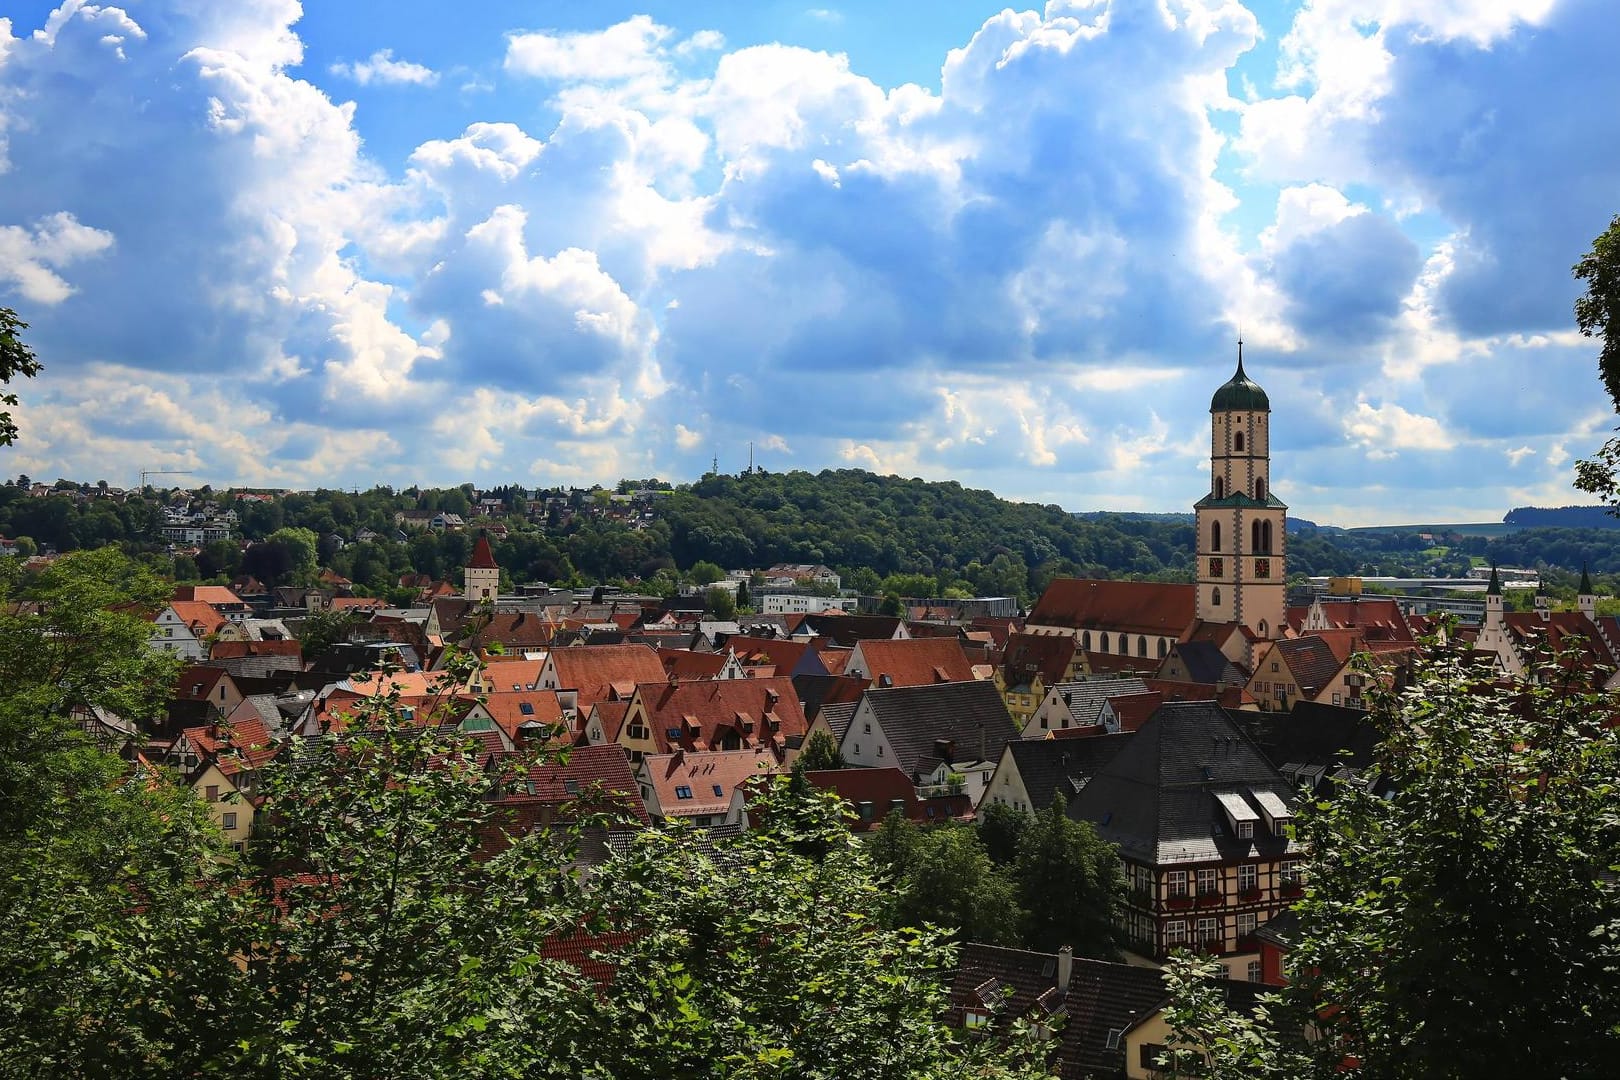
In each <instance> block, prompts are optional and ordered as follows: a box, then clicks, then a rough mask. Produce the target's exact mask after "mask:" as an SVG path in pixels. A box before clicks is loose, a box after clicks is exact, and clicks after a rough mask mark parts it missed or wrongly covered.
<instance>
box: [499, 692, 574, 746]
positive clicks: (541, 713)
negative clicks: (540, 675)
mask: <svg viewBox="0 0 1620 1080" xmlns="http://www.w3.org/2000/svg"><path fill="white" fill-rule="evenodd" d="M483 706H484V709H485V711H487V712H488V713H489V715H490V717H491V718H492V719H493V720H494V721H495V723H496V724H497V725H498V726H499V727H500V729H501V730H502V731H504V732H506V737H507V738H508V739H510V740H512V741H513V742H514V743H517V742H521V741H522V739H523V736H522V735H521V734H520V733H519V731H518V728H520V727H521V726H522V725H524V724H526V723H529V722H531V721H533V722H535V723H539V724H544V725H546V727H548V728H564V729H566V727H567V724H566V722H565V721H564V719H563V711H562V706H561V705H560V704H558V702H557V691H555V690H497V691H492V692H491V693H488V694H485V695H484V699H483ZM524 706H528V711H527V712H525V711H524ZM571 735H572V733H571V732H570V733H569V736H570V737H569V738H567V739H565V741H572V739H571Z"/></svg>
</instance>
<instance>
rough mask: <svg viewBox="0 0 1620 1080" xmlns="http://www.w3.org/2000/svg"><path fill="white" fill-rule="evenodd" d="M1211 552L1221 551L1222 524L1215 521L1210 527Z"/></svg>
mask: <svg viewBox="0 0 1620 1080" xmlns="http://www.w3.org/2000/svg"><path fill="white" fill-rule="evenodd" d="M1209 550H1211V551H1219V550H1221V523H1220V522H1218V521H1214V522H1211V523H1210V526H1209Z"/></svg>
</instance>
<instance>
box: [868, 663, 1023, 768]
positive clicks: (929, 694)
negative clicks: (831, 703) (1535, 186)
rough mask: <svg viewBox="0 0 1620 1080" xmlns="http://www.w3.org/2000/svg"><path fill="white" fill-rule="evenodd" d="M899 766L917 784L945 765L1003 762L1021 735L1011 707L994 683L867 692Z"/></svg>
mask: <svg viewBox="0 0 1620 1080" xmlns="http://www.w3.org/2000/svg"><path fill="white" fill-rule="evenodd" d="M862 700H863V701H866V702H868V703H869V704H870V705H871V708H872V713H873V715H874V716H875V717H876V718H877V721H878V724H879V725H880V726H881V727H882V728H883V734H884V736H885V737H886V738H887V739H888V742H889V747H890V749H891V750H892V751H893V752H894V759H893V760H894V764H895V765H897V766H899V767H900V768H901V769H903V770H905V771H906V772H907V773H909V774H911V776H912V778H913V779H915V778H917V777H919V776H922V775H924V774H926V773H931V772H933V771H934V769H936V768H937V767H938V766H939V764H940V763H941V762H942V761H945V762H958V761H999V760H1001V754H1002V751H1003V750H1005V749H1006V746H1007V743H1008V742H1010V741H1011V740H1012V739H1014V738H1016V737H1017V735H1018V729H1017V728H1016V727H1015V726H1013V722H1012V717H1011V716H1010V715H1008V713H1007V703H1006V701H1005V700H1004V699H1003V698H1002V696H1001V692H1000V691H998V690H997V689H996V686H995V684H994V683H991V682H949V683H934V684H932V685H927V686H895V687H886V688H882V689H871V690H868V691H867V692H866V693H865V695H863V697H862Z"/></svg>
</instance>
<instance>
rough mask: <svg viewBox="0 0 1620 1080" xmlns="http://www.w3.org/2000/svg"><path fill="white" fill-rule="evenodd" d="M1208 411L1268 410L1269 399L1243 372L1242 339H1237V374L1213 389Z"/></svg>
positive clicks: (1269, 406) (1269, 408) (1269, 409)
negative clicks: (1216, 388) (1215, 389)
mask: <svg viewBox="0 0 1620 1080" xmlns="http://www.w3.org/2000/svg"><path fill="white" fill-rule="evenodd" d="M1209 411H1210V412H1270V411H1271V399H1270V398H1268V397H1266V392H1265V391H1264V390H1262V389H1260V384H1259V383H1257V382H1255V381H1254V380H1253V379H1251V378H1249V377H1248V376H1247V375H1245V374H1244V373H1243V341H1242V339H1239V340H1238V363H1237V374H1235V375H1233V376H1232V377H1231V379H1229V380H1227V382H1226V383H1225V384H1224V385H1222V386H1221V388H1220V389H1219V390H1217V391H1215V396H1214V398H1212V399H1211V400H1210V403H1209Z"/></svg>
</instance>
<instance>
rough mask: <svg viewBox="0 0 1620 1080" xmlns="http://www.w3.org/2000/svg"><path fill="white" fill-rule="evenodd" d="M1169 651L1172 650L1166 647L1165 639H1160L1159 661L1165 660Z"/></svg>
mask: <svg viewBox="0 0 1620 1080" xmlns="http://www.w3.org/2000/svg"><path fill="white" fill-rule="evenodd" d="M1169 651H1170V650H1169V649H1168V648H1166V647H1165V644H1164V638H1160V639H1159V659H1160V660H1163V659H1164V654H1165V653H1167V652H1169Z"/></svg>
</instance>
